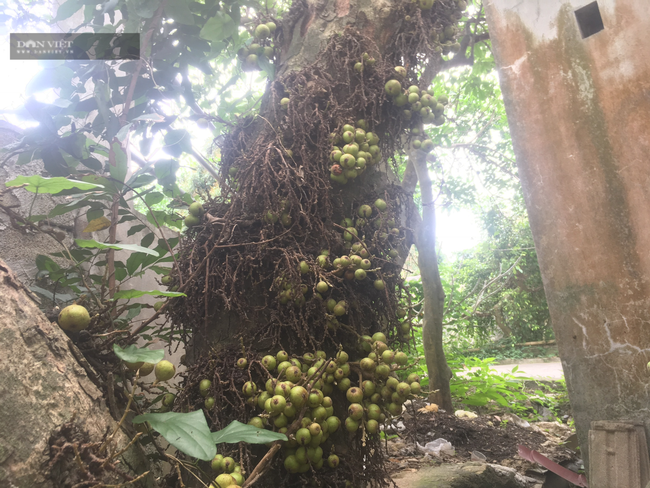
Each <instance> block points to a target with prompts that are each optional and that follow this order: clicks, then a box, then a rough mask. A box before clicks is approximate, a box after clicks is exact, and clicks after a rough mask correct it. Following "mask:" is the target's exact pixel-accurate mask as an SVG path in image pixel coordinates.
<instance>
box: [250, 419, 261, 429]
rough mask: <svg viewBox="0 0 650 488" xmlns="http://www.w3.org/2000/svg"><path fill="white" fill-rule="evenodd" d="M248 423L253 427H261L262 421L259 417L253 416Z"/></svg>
mask: <svg viewBox="0 0 650 488" xmlns="http://www.w3.org/2000/svg"><path fill="white" fill-rule="evenodd" d="M248 425H252V426H253V427H257V428H258V429H263V428H264V421H263V420H262V418H261V417H253V418H252V419H250V420H249V421H248Z"/></svg>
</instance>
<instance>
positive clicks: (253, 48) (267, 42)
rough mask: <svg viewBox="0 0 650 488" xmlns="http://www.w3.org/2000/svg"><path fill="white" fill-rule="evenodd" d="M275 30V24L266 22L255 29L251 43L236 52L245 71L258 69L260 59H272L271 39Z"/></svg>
mask: <svg viewBox="0 0 650 488" xmlns="http://www.w3.org/2000/svg"><path fill="white" fill-rule="evenodd" d="M276 29H277V26H276V24H275V22H266V23H263V24H259V25H258V26H257V27H255V31H254V32H253V42H251V43H250V44H249V45H248V46H247V47H242V48H241V49H240V50H239V51H238V52H237V54H238V56H239V59H241V61H242V68H243V69H244V70H245V71H252V70H258V69H260V68H261V66H260V58H266V59H267V60H272V59H273V54H274V47H273V43H272V42H271V39H272V38H273V33H274V32H275V30H276Z"/></svg>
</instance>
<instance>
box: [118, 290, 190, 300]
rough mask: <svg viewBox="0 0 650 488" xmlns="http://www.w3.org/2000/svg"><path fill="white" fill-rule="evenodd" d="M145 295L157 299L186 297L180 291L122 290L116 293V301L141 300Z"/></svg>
mask: <svg viewBox="0 0 650 488" xmlns="http://www.w3.org/2000/svg"><path fill="white" fill-rule="evenodd" d="M145 295H153V296H155V297H170V298H175V297H185V296H187V295H186V294H185V293H181V292H179V291H160V290H151V291H142V290H120V291H118V292H116V293H115V298H116V299H122V300H130V299H131V298H140V297H143V296H145Z"/></svg>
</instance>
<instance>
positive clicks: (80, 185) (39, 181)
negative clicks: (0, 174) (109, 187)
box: [7, 175, 104, 194]
mask: <svg viewBox="0 0 650 488" xmlns="http://www.w3.org/2000/svg"><path fill="white" fill-rule="evenodd" d="M21 185H27V186H25V187H24V188H25V190H27V191H31V192H32V193H50V194H56V193H59V192H61V191H63V190H72V189H73V188H76V189H78V190H83V191H89V190H97V189H101V188H104V187H103V186H102V185H95V184H94V183H86V182H83V181H77V180H69V179H67V178H63V177H61V176H56V177H54V178H43V177H42V176H39V175H32V176H17V177H16V178H14V179H13V180H11V181H8V182H7V187H12V186H21Z"/></svg>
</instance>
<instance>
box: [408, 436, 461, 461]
mask: <svg viewBox="0 0 650 488" xmlns="http://www.w3.org/2000/svg"><path fill="white" fill-rule="evenodd" d="M417 445H418V448H419V449H420V450H421V451H423V452H426V453H427V454H432V455H434V456H437V457H440V455H441V454H447V455H449V456H454V455H455V454H456V449H455V448H454V446H452V445H451V442H449V441H447V440H445V439H443V438H440V439H436V440H434V441H431V442H427V443H426V444H425V445H424V446H423V445H422V444H420V443H419V442H418V443H417Z"/></svg>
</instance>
